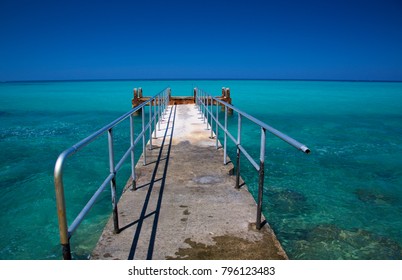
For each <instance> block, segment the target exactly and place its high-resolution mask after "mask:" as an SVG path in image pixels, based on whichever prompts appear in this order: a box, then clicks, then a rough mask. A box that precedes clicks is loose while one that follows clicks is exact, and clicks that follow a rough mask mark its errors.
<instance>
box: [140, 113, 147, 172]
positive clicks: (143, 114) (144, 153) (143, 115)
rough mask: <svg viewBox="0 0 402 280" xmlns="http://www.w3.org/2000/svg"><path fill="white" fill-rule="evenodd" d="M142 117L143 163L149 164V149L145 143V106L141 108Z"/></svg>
mask: <svg viewBox="0 0 402 280" xmlns="http://www.w3.org/2000/svg"><path fill="white" fill-rule="evenodd" d="M141 117H142V132H141V133H142V154H143V165H146V164H147V149H146V143H145V108H144V107H143V108H142V110H141Z"/></svg>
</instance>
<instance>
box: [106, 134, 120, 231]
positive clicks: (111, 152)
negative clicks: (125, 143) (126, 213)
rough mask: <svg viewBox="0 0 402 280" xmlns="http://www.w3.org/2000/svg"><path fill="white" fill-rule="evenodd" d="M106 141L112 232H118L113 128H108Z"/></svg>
mask: <svg viewBox="0 0 402 280" xmlns="http://www.w3.org/2000/svg"><path fill="white" fill-rule="evenodd" d="M108 143H109V167H110V174H113V179H112V181H111V182H110V189H111V194H112V207H113V228H114V230H113V232H114V233H119V232H120V229H119V216H118V211H117V197H116V170H115V167H114V149H113V129H112V128H110V129H109V130H108Z"/></svg>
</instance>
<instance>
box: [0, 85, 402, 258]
mask: <svg viewBox="0 0 402 280" xmlns="http://www.w3.org/2000/svg"><path fill="white" fill-rule="evenodd" d="M167 86H169V87H171V88H172V94H173V95H191V94H192V89H193V88H194V87H195V86H199V87H200V88H203V89H204V90H206V91H208V92H210V93H212V94H213V95H220V93H221V87H222V86H225V87H230V88H231V95H232V99H233V104H234V105H235V106H237V107H239V108H240V109H242V110H244V111H246V112H248V113H250V114H251V115H253V116H255V117H257V118H259V119H261V120H263V121H264V122H266V123H268V124H269V125H271V126H273V127H275V128H277V129H278V130H281V131H282V132H284V133H286V134H288V135H289V136H292V137H293V138H295V139H297V140H298V141H300V142H302V143H304V144H306V145H307V146H308V147H309V148H310V149H311V150H312V153H311V154H309V155H305V154H302V153H301V152H299V151H297V150H296V149H294V148H293V147H290V146H289V145H287V144H286V143H283V142H282V141H280V140H278V139H275V137H274V136H272V135H268V138H267V147H266V148H267V154H266V167H267V169H266V178H265V182H266V183H265V189H264V215H265V216H266V217H267V219H268V221H269V223H270V225H271V227H273V228H274V230H275V232H276V234H277V236H278V238H279V239H280V241H281V243H282V245H283V247H284V249H285V250H286V252H287V253H288V255H289V257H290V258H291V259H387V260H388V259H402V219H401V217H402V168H401V166H402V137H401V136H402V83H388V82H387V83H385V82H325V81H260V80H258V81H240V80H224V81H218V80H214V81H189V80H186V81H168V80H166V81H86V82H83V81H80V82H24V83H23V82H18V83H0V123H1V130H0V151H1V152H0V213H1V214H0V224H1V229H0V259H60V258H61V252H60V246H59V235H58V224H57V216H56V206H55V198H54V197H55V195H54V185H53V168H54V163H55V160H56V158H57V156H58V155H59V153H60V152H62V151H63V150H64V149H66V148H68V147H70V146H71V145H73V144H75V143H76V142H78V141H79V140H81V139H82V138H84V137H86V136H88V135H89V134H91V133H92V132H94V131H95V130H96V129H98V128H101V127H102V126H103V125H105V124H107V123H109V122H110V121H112V120H114V119H115V118H117V117H118V116H120V115H121V114H123V113H124V112H126V111H128V110H129V109H130V108H131V98H132V89H133V88H134V87H142V88H143V90H144V95H153V94H155V93H157V92H159V91H160V90H162V89H163V88H165V87H167ZM229 121H230V123H231V125H230V129H231V130H232V131H236V128H235V125H236V121H237V118H236V116H234V117H233V118H231V119H230V120H229ZM244 124H245V126H244V128H243V130H242V140H243V142H244V145H245V146H246V148H247V149H249V150H250V151H251V154H252V155H253V156H254V157H255V158H257V157H258V149H253V147H255V146H257V147H258V146H259V129H258V127H256V126H255V125H253V124H251V123H247V122H245V123H244ZM135 125H136V127H138V126H139V125H140V121H139V120H136V124H135ZM115 137H116V141H115V146H116V158H118V157H119V156H120V155H122V153H123V151H124V149H125V148H126V147H127V145H128V144H129V137H128V123H122V124H121V126H119V128H118V129H116V131H115ZM231 147H232V149H230V151H229V155H230V156H231V158H234V155H235V150H234V147H233V145H232V146H231ZM137 154H138V153H137ZM128 164H129V162H127V165H126V166H125V167H124V168H123V169H122V171H121V172H120V173H119V175H118V178H117V183H118V188H119V192H121V189H122V187H123V186H124V184H125V182H126V180H127V178H128V177H129V174H130V171H129V166H128ZM77 166H79V168H78V169H77V168H75V167H77ZM241 172H242V177H243V178H244V179H245V180H246V182H247V184H248V185H249V188H250V190H251V192H252V193H253V194H254V195H255V194H256V186H257V176H256V175H257V174H256V172H255V171H254V170H253V168H252V167H251V166H250V164H248V163H247V162H246V160H242V170H241ZM107 174H108V159H107V139H106V137H102V138H100V139H98V140H97V141H96V142H94V143H92V144H91V145H90V146H88V148H85V149H84V150H82V152H80V153H79V154H77V155H74V156H73V157H72V158H70V159H69V161H68V164H67V166H66V169H65V176H64V180H65V191H66V201H67V211H68V221H69V223H71V222H72V219H73V217H75V215H77V213H78V212H79V211H80V209H81V208H82V206H83V205H84V204H85V203H86V202H87V201H88V199H89V198H90V197H91V195H92V193H93V191H94V190H95V189H96V188H97V187H98V185H99V184H100V183H101V182H102V181H103V179H104V178H105V177H106V176H107ZM110 208H111V204H110V193H109V191H108V190H106V191H105V192H104V194H103V195H102V196H101V198H100V199H99V202H98V203H97V204H96V205H95V206H94V208H93V209H92V210H91V212H90V214H89V216H88V217H87V219H86V220H85V221H84V222H83V223H82V225H81V226H80V227H79V229H78V230H77V232H76V233H75V234H74V235H73V237H72V239H71V244H72V250H73V255H74V258H79V259H86V258H87V257H88V255H89V254H90V252H91V250H92V249H93V247H94V245H95V244H96V242H97V240H98V238H99V236H100V234H101V231H102V230H103V227H104V225H105V223H106V221H107V219H108V217H109V215H110ZM233 222H235V221H233Z"/></svg>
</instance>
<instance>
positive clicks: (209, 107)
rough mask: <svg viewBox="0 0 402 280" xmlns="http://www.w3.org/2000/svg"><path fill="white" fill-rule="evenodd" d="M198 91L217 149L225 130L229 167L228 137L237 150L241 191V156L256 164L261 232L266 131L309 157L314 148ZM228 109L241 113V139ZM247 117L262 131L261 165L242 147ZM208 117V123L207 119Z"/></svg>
mask: <svg viewBox="0 0 402 280" xmlns="http://www.w3.org/2000/svg"><path fill="white" fill-rule="evenodd" d="M223 90H225V91H226V92H228V91H229V89H228V88H226V89H225V88H223ZM194 91H195V92H196V105H197V106H198V110H199V111H200V113H201V114H202V116H203V120H204V122H205V121H206V125H207V129H209V127H210V128H211V138H213V133H214V132H215V138H216V149H218V148H219V147H218V136H219V128H221V129H222V130H223V132H224V140H223V141H224V143H223V150H224V153H223V162H224V164H227V137H229V138H230V139H231V140H232V141H233V143H234V144H235V145H236V147H237V149H236V150H237V155H236V186H235V187H236V188H237V189H239V188H240V155H241V153H243V154H244V155H245V157H246V158H247V160H248V161H249V162H250V163H251V164H252V166H253V167H254V168H255V169H256V170H257V171H258V198H257V218H256V227H257V229H261V227H262V225H263V224H262V222H261V215H262V196H263V187H264V165H265V142H266V132H267V131H268V132H270V133H272V134H273V135H275V136H277V137H278V138H280V139H282V140H283V141H285V142H286V143H288V144H289V145H291V146H293V147H295V148H296V149H298V150H300V151H302V152H303V153H305V154H309V153H310V149H309V148H308V147H307V146H306V145H304V144H302V143H300V142H298V141H296V140H295V139H293V138H291V137H289V136H287V135H286V134H284V133H282V132H280V131H279V130H277V129H275V128H273V127H271V126H269V125H267V124H266V123H264V122H262V121H260V120H258V119H257V118H255V117H253V116H251V115H249V114H247V113H246V112H243V111H242V110H240V109H238V108H236V107H234V106H233V105H231V104H229V103H227V102H225V101H223V100H220V99H219V98H217V97H213V96H211V95H210V94H208V93H206V92H205V91H203V90H200V89H198V88H195V89H194ZM214 104H215V106H216V113H215V115H214V113H213V106H214ZM220 105H221V106H223V108H224V110H225V120H224V124H222V123H221V122H220V121H219V106H220ZM228 109H230V110H232V111H234V112H236V113H237V116H238V121H237V139H236V138H235V137H234V136H233V135H232V134H231V133H230V132H229V130H228V128H227V125H228V121H227V119H228ZM243 117H244V118H246V119H248V120H250V121H251V122H253V123H255V124H256V125H258V126H259V127H260V128H261V144H260V158H259V163H257V162H256V161H255V160H254V159H253V158H252V157H251V155H250V154H249V153H248V152H247V150H246V149H245V148H244V146H243V145H242V144H241V129H242V118H243ZM205 118H206V120H205ZM213 121H215V130H214V129H213V128H212V125H213Z"/></svg>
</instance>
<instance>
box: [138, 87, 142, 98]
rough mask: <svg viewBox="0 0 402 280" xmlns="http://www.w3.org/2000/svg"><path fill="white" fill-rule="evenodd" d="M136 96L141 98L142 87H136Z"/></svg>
mask: <svg viewBox="0 0 402 280" xmlns="http://www.w3.org/2000/svg"><path fill="white" fill-rule="evenodd" d="M138 97H139V98H142V88H139V89H138Z"/></svg>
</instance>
